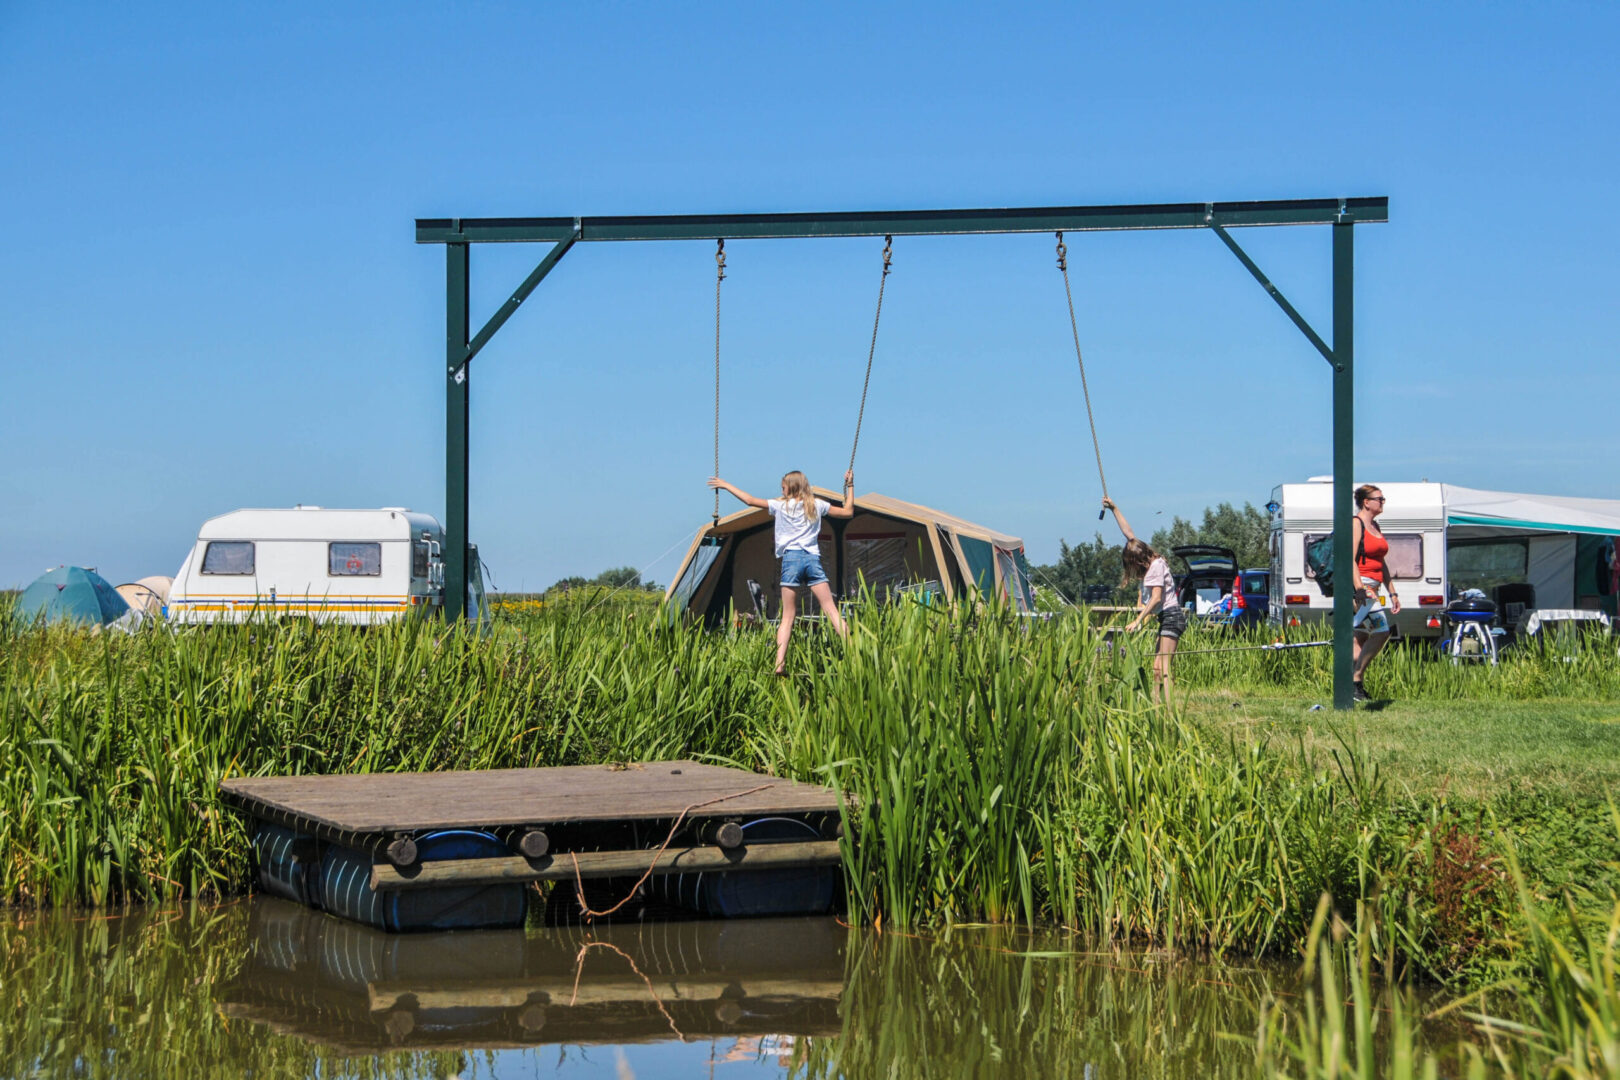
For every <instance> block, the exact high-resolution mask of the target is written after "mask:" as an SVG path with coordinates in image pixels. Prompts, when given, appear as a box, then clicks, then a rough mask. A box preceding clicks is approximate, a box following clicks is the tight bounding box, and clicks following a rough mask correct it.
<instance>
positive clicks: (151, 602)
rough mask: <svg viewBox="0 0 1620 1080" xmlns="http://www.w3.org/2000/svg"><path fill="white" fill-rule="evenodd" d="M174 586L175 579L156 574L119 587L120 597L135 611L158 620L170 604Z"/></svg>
mask: <svg viewBox="0 0 1620 1080" xmlns="http://www.w3.org/2000/svg"><path fill="white" fill-rule="evenodd" d="M173 585H174V578H171V577H163V576H162V575H160V574H154V575H152V576H151V577H143V578H141V580H139V581H131V582H129V583H127V584H124V585H120V586H118V595H119V596H122V597H123V598H124V603H126V604H128V605H129V606H130V607H132V608H134V609H135V610H137V611H140V612H142V613H143V614H145V615H148V616H151V617H152V618H158V617H160V616H162V614H163V606H164V605H165V604H167V603H168V602H169V589H170V588H171V587H173Z"/></svg>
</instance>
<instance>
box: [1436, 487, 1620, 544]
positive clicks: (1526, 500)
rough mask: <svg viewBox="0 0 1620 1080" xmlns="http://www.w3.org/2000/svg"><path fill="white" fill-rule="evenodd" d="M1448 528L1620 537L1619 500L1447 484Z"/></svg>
mask: <svg viewBox="0 0 1620 1080" xmlns="http://www.w3.org/2000/svg"><path fill="white" fill-rule="evenodd" d="M1443 487H1444V488H1445V506H1446V524H1447V525H1457V526H1476V527H1480V528H1486V529H1534V530H1538V531H1542V532H1562V533H1592V534H1595V535H1598V536H1620V499H1577V498H1573V497H1571V496H1566V495H1521V494H1517V493H1515V492H1511V491H1480V490H1479V489H1477V488H1465V487H1458V486H1456V485H1455V484H1445V485H1443Z"/></svg>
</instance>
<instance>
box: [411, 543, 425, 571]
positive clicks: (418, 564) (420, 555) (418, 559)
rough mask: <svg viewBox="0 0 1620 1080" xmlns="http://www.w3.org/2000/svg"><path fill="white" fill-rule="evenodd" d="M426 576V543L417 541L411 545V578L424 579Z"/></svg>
mask: <svg viewBox="0 0 1620 1080" xmlns="http://www.w3.org/2000/svg"><path fill="white" fill-rule="evenodd" d="M427 576H428V546H427V541H425V540H418V541H416V542H415V543H413V544H412V545H411V577H413V578H425V577H427Z"/></svg>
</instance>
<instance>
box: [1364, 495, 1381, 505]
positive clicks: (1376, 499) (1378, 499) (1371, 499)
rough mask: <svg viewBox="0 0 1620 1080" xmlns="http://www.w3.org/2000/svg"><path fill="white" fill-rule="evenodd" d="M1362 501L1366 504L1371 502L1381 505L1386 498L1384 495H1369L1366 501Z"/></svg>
mask: <svg viewBox="0 0 1620 1080" xmlns="http://www.w3.org/2000/svg"><path fill="white" fill-rule="evenodd" d="M1361 501H1362V502H1364V503H1370V502H1375V503H1381V502H1383V501H1384V497H1383V496H1382V495H1369V496H1367V497H1366V498H1365V499H1362V500H1361Z"/></svg>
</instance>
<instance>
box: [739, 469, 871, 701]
mask: <svg viewBox="0 0 1620 1080" xmlns="http://www.w3.org/2000/svg"><path fill="white" fill-rule="evenodd" d="M709 486H710V487H712V488H724V489H725V490H726V491H729V492H731V493H732V494H733V495H735V496H737V498H739V499H741V500H742V501H743V502H745V503H747V504H748V505H749V506H753V507H758V508H759V509H761V510H767V511H769V512H770V515H771V517H773V518H775V519H776V557H777V558H778V559H781V560H782V579H781V587H782V618H781V622H780V624H779V625H778V626H777V628H776V673H777V674H778V675H786V674H787V647H788V638H790V637H791V636H792V635H793V619H794V616H795V615H796V614H797V611H798V606H799V594H798V593H797V592H796V591H795V589H796V588H798V587H799V586H804V585H808V586H809V587H810V594H811V595H812V596H814V597H815V598H816V603H818V604H820V605H821V610H822V611H823V612H824V613H825V614H826V616H827V621H828V622H830V623H832V627H833V629H834V630H836V631H837V632H838V635H839V636H840V637H842V636H843V635H844V633H845V629H844V620H843V619H841V618H839V616H838V605H837V604H836V603H834V602H833V595H832V587H831V586H830V585H828V584H827V574H826V571H824V570H822V568H821V548H820V546H819V545H818V544H817V540H818V539H819V538H820V536H821V519H822V518H823V517H836V518H848V517H854V516H855V474H854V472H846V473H845V474H844V505H842V506H833V505H832V504H831V503H829V502H828V501H827V500H826V499H818V498H816V495H815V491H814V490H813V489H812V488H811V487H810V481H809V480H806V479H805V476H804V473H802V472H799V471H798V470H797V469H795V470H794V471H793V472H790V473H788V474H787V475H786V476H784V477H782V497H781V498H780V499H760V498H756V497H755V496H753V495H750V494H748V492H746V491H744V490H742V489H741V488H739V487H737V486H736V485H735V484H728V483H727V482H726V481H724V480H722V479H720V478H719V477H718V476H711V477H709Z"/></svg>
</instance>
